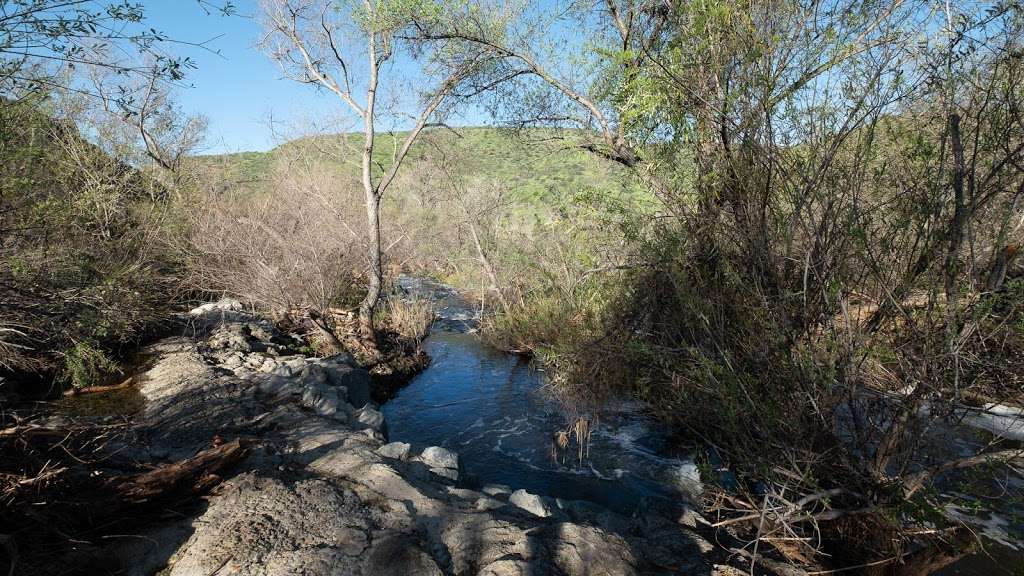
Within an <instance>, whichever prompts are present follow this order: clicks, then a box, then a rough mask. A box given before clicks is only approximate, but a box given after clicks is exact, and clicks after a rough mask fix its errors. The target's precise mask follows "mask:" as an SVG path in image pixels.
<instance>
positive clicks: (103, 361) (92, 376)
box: [61, 340, 118, 388]
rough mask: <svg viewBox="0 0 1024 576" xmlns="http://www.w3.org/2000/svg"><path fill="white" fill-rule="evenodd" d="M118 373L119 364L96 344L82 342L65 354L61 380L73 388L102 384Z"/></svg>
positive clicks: (86, 341) (76, 343) (75, 344)
mask: <svg viewBox="0 0 1024 576" xmlns="http://www.w3.org/2000/svg"><path fill="white" fill-rule="evenodd" d="M116 372H118V365H117V362H114V361H113V360H112V359H111V358H110V357H109V356H108V355H107V353H106V352H105V351H104V350H103V349H102V348H101V347H100V346H99V345H98V344H96V343H95V342H91V341H88V340H82V341H79V342H75V343H74V345H73V346H72V347H71V349H70V350H68V351H67V352H66V353H65V357H64V368H63V370H62V373H61V380H62V381H64V382H66V383H68V384H69V385H71V386H72V387H73V388H86V387H88V386H94V385H97V384H102V383H103V382H105V381H106V379H107V378H109V376H110V375H112V374H114V373H116Z"/></svg>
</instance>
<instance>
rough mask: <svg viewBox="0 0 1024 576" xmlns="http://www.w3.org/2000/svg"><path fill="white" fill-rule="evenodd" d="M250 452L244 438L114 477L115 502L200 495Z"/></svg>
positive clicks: (118, 504)
mask: <svg viewBox="0 0 1024 576" xmlns="http://www.w3.org/2000/svg"><path fill="white" fill-rule="evenodd" d="M247 453H248V447H247V446H246V444H245V443H243V442H242V440H241V439H236V440H234V441H232V442H228V443H226V444H221V445H220V446H215V447H213V448H209V449H207V450H204V451H202V452H200V453H199V454H196V455H195V456H193V457H192V458H189V459H188V460H181V461H180V462H174V463H172V464H168V465H166V466H161V467H160V468H157V469H155V470H151V471H149V472H145V473H143V474H138V475H135V476H128V477H122V478H115V479H112V480H111V481H110V484H109V486H110V487H111V488H112V489H113V492H114V494H115V496H114V497H113V500H114V506H115V507H119V508H127V507H135V506H140V505H147V504H153V503H159V502H166V501H169V500H176V499H181V498H188V497H195V496H200V495H202V494H204V493H205V492H207V491H208V490H209V489H210V488H213V487H214V486H216V485H217V484H219V483H220V481H221V477H220V476H219V474H220V473H221V472H222V471H224V470H225V469H227V468H228V467H230V466H232V465H234V464H237V463H238V462H240V461H241V460H242V458H244V457H245V455H246V454H247Z"/></svg>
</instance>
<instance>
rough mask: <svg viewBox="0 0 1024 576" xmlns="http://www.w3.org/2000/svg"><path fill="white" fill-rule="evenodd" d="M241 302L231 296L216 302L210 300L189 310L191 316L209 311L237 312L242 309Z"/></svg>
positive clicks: (202, 314)
mask: <svg viewBox="0 0 1024 576" xmlns="http://www.w3.org/2000/svg"><path fill="white" fill-rule="evenodd" d="M242 308H243V307H242V303H241V302H239V301H238V300H233V299H231V298H221V299H220V300H218V301H216V302H210V303H208V304H203V305H202V306H197V307H195V308H193V309H191V310H189V312H188V313H189V314H191V315H192V316H204V315H206V314H209V313H211V312H237V311H240V310H242Z"/></svg>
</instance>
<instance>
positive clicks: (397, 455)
mask: <svg viewBox="0 0 1024 576" xmlns="http://www.w3.org/2000/svg"><path fill="white" fill-rule="evenodd" d="M410 448H411V446H410V445H409V444H406V443H405V442H392V443H390V444H385V445H383V446H381V447H380V448H377V454H380V455H381V456H384V457H385V458H394V459H395V460H407V459H408V458H409V449H410Z"/></svg>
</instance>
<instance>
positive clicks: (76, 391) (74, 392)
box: [64, 378, 134, 396]
mask: <svg viewBox="0 0 1024 576" xmlns="http://www.w3.org/2000/svg"><path fill="white" fill-rule="evenodd" d="M133 380H134V378H128V379H126V380H125V381H124V382H121V383H120V384H111V385H109V386H88V387H86V388H72V389H70V390H66V391H65V392H64V395H65V396H80V395H82V394H97V393H99V392H110V391H111V390H124V389H125V388H127V387H129V386H131V385H132V381H133Z"/></svg>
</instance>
